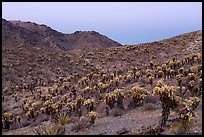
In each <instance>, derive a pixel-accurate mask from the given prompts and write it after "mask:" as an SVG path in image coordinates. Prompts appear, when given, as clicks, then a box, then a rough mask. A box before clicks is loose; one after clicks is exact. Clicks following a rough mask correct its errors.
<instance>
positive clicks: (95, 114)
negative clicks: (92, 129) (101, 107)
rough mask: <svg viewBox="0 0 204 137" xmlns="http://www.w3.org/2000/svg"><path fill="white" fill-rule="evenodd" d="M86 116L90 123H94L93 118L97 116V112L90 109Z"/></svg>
mask: <svg viewBox="0 0 204 137" xmlns="http://www.w3.org/2000/svg"><path fill="white" fill-rule="evenodd" d="M87 116H88V117H89V119H90V124H94V123H95V120H96V118H97V116H98V113H97V112H94V111H91V112H88V114H87Z"/></svg>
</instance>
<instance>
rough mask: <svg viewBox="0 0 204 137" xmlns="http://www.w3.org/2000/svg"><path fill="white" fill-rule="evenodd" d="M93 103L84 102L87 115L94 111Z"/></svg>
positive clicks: (93, 101)
mask: <svg viewBox="0 0 204 137" xmlns="http://www.w3.org/2000/svg"><path fill="white" fill-rule="evenodd" d="M94 103H95V100H94V99H87V100H86V101H84V106H85V107H86V109H87V113H88V112H91V111H93V110H94Z"/></svg>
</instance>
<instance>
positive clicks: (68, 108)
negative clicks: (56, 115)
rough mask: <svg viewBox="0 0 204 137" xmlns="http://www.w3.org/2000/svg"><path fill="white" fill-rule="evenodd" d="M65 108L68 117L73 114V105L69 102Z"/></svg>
mask: <svg viewBox="0 0 204 137" xmlns="http://www.w3.org/2000/svg"><path fill="white" fill-rule="evenodd" d="M66 107H67V110H68V112H67V113H68V115H71V113H72V112H74V110H75V103H73V102H69V103H67V105H66Z"/></svg>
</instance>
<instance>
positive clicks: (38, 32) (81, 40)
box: [2, 19, 122, 51]
mask: <svg viewBox="0 0 204 137" xmlns="http://www.w3.org/2000/svg"><path fill="white" fill-rule="evenodd" d="M2 20H3V21H4V25H5V26H2V33H3V38H4V40H3V45H21V44H22V41H23V42H24V44H27V45H28V44H30V45H31V46H38V47H52V48H59V49H61V50H65V51H68V50H76V49H77V50H92V49H96V48H109V47H112V46H122V45H121V44H120V43H118V42H116V41H114V40H111V39H109V38H108V37H107V36H104V35H102V34H100V33H98V32H96V31H93V30H92V31H75V32H74V33H71V34H64V33H61V32H58V31H56V30H54V29H52V28H50V27H49V26H47V25H44V24H41V25H39V24H37V23H35V22H31V21H27V22H23V21H21V20H10V21H6V20H5V19H2ZM3 21H2V22H3ZM9 23H10V27H6V24H7V25H8V24H9ZM11 24H12V25H11ZM2 25H3V23H2ZM8 33H9V34H8ZM10 33H12V34H13V36H10ZM22 36H23V37H22ZM13 37H14V38H13ZM15 38H18V40H14V39H15ZM8 40H9V41H10V42H9V41H8ZM20 41H21V42H20Z"/></svg>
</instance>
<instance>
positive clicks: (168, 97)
mask: <svg viewBox="0 0 204 137" xmlns="http://www.w3.org/2000/svg"><path fill="white" fill-rule="evenodd" d="M175 91H176V89H175V87H174V86H168V85H166V84H164V82H163V81H158V83H157V85H156V87H154V89H153V95H155V94H156V95H159V96H160V101H161V103H162V117H161V126H164V125H165V124H166V122H167V120H168V116H169V114H170V110H171V109H174V108H175V107H176V106H177V105H178V103H179V102H178V101H179V100H178V99H176V96H175V95H174V93H175Z"/></svg>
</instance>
